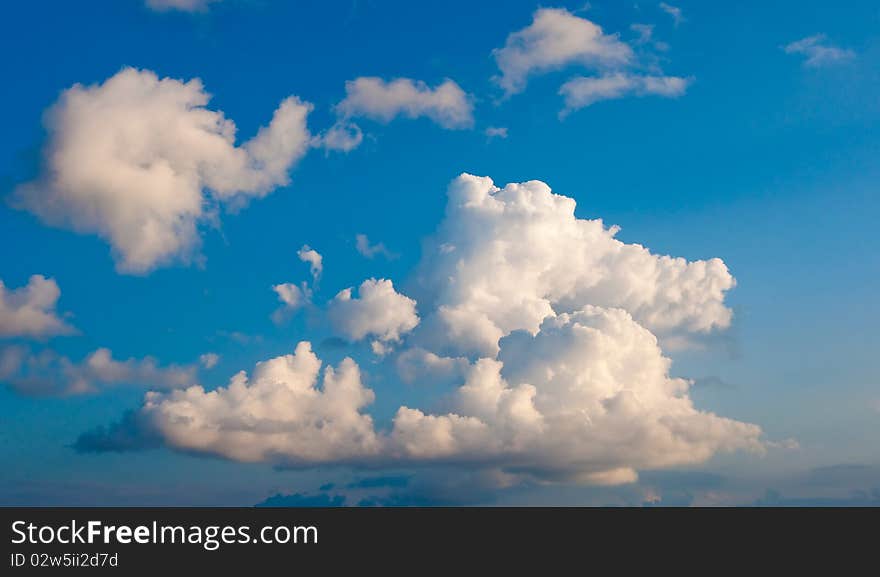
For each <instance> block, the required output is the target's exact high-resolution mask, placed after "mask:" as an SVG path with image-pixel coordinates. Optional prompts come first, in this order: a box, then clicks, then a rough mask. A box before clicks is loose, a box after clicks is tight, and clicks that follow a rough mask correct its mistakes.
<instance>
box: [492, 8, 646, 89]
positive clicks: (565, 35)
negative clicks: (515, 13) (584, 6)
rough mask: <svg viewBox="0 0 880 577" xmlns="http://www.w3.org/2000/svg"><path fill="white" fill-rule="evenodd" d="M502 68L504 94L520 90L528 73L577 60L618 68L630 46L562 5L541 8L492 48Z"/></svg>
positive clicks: (624, 62) (628, 56)
mask: <svg viewBox="0 0 880 577" xmlns="http://www.w3.org/2000/svg"><path fill="white" fill-rule="evenodd" d="M492 55H493V56H494V57H495V62H496V63H497V64H498V68H499V70H500V71H501V74H500V76H498V77H496V78H495V81H496V82H497V83H498V85H499V86H500V87H501V88H503V89H504V91H505V93H506V94H507V95H511V94H515V93H517V92H522V91H523V90H524V89H525V87H526V84H527V83H528V79H529V77H530V76H532V75H534V74H536V73H541V72H547V71H550V70H558V69H560V68H563V67H565V66H567V65H570V64H574V63H578V64H582V65H587V66H591V67H597V68H618V67H621V66H624V65H627V64H629V63H630V62H631V61H632V59H633V56H634V55H633V52H632V49H631V48H630V47H629V46H628V45H627V44H626V43H624V42H622V41H621V40H620V39H619V38H618V37H617V36H616V35H609V34H605V32H604V31H603V30H602V28H601V27H600V26H598V25H596V24H594V23H593V22H591V21H589V20H587V19H586V18H580V17H578V16H575V15H573V14H572V13H570V12H569V11H568V10H565V9H561V8H541V9H539V10H538V11H536V12H535V14H534V20H533V21H532V23H531V24H530V25H529V26H527V27H526V28H523V29H522V30H518V31H516V32H513V33H511V34H510V35H509V36H508V37H507V41H506V42H505V44H504V46H503V47H502V48H498V49H496V50H494V51H493V52H492Z"/></svg>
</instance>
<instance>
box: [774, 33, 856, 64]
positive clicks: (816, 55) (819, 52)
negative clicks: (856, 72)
mask: <svg viewBox="0 0 880 577" xmlns="http://www.w3.org/2000/svg"><path fill="white" fill-rule="evenodd" d="M783 50H785V53H786V54H799V55H801V56H804V57H805V58H806V59H805V60H804V66H807V67H811V68H819V67H823V66H831V65H834V64H839V63H842V62H847V61H849V60H852V59H853V58H855V56H856V53H855V52H853V51H852V50H850V49H848V48H840V47H838V46H835V45H833V44H832V43H831V42H829V41H828V38H827V36H825V35H824V34H816V35H814V36H808V37H806V38H802V39H800V40H797V41H795V42H792V43H791V44H788V45H786V46H785V47H784V48H783Z"/></svg>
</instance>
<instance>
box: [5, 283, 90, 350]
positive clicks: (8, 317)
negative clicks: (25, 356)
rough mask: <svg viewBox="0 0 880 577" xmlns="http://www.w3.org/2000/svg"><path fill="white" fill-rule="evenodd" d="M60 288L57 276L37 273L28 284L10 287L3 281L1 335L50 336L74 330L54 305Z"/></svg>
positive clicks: (59, 293)
mask: <svg viewBox="0 0 880 577" xmlns="http://www.w3.org/2000/svg"><path fill="white" fill-rule="evenodd" d="M60 296H61V289H59V288H58V284H57V283H56V282H55V280H54V279H51V278H46V277H44V276H42V275H38V274H35V275H33V276H31V278H30V279H28V283H27V285H25V286H23V287H20V288H18V289H14V290H9V289H7V288H6V286H5V285H4V284H3V281H2V280H0V337H47V336H53V335H66V334H71V333H73V332H74V329H73V327H71V326H70V325H68V324H67V323H65V322H64V321H63V320H61V318H60V317H59V316H58V313H57V312H56V311H55V307H56V305H57V303H58V298H59V297H60Z"/></svg>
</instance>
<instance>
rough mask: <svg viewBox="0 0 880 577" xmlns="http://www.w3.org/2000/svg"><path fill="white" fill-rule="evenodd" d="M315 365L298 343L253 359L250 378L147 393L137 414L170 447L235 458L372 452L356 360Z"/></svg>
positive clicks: (321, 457)
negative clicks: (257, 360) (280, 353)
mask: <svg viewBox="0 0 880 577" xmlns="http://www.w3.org/2000/svg"><path fill="white" fill-rule="evenodd" d="M321 369H322V363H321V361H320V360H319V359H318V357H317V356H316V355H315V353H313V352H312V349H311V346H310V344H309V343H307V342H301V343H299V344H298V345H297V347H296V351H295V352H294V353H293V354H292V355H284V356H280V357H276V358H273V359H270V360H268V361H264V362H261V363H257V366H256V367H255V368H254V371H253V374H252V376H251V377H248V376H247V374H245V372H244V371H242V372H239V373H238V374H236V375H235V376H234V377H233V378H232V379H231V380H230V382H229V385H228V386H227V387H221V388H218V389H215V390H213V391H206V390H205V389H204V388H202V387H200V386H192V387H189V388H187V389H184V390H176V391H171V392H170V393H157V392H150V393H147V395H146V398H145V401H144V406H143V408H142V409H141V414H140V419H141V420H142V422H143V423H145V426H146V427H148V428H149V430H151V431H153V432H154V433H156V434H158V435H159V436H160V437H161V438H162V439H163V441H164V443H165V444H166V445H168V446H170V447H172V448H175V449H179V450H183V451H186V452H195V453H205V454H211V455H217V456H222V457H226V458H228V459H233V460H236V461H245V462H259V461H268V462H273V463H276V464H284V465H285V466H291V467H293V466H302V465H308V464H316V463H328V462H332V463H338V462H345V461H347V460H352V459H357V460H363V459H365V458H367V457H369V456H371V455H374V454H376V453H378V452H379V450H380V440H379V439H378V438H377V436H376V433H375V432H374V430H373V421H372V419H371V418H370V417H369V415H366V414H363V413H361V412H360V411H361V409H362V408H363V407H365V406H366V405H369V404H370V403H372V402H373V398H374V396H373V392H372V391H371V390H370V389H367V388H365V387H364V386H363V385H362V383H361V378H360V370H359V369H358V366H357V364H356V363H355V362H354V361H353V360H351V359H348V358H347V359H345V360H343V361H342V362H341V363H340V364H339V366H338V367H336V368H333V367H329V366H328V367H325V368H324V369H323V371H322V370H321ZM319 381H320V383H321V385H320V387H319V386H318V382H319Z"/></svg>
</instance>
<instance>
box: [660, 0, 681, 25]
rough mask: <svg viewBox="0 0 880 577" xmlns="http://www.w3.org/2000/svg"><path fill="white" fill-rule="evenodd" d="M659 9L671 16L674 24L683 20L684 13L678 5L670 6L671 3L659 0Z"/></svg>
mask: <svg viewBox="0 0 880 577" xmlns="http://www.w3.org/2000/svg"><path fill="white" fill-rule="evenodd" d="M660 10H663V11H664V12H666V13H667V14H669V15H670V16H672V21H673V22H675V25H676V26H678V25H679V24H681V23H682V22H684V14H682V12H681V8H679V7H678V6H672V5H671V4H667V3H666V2H661V3H660Z"/></svg>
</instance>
